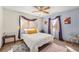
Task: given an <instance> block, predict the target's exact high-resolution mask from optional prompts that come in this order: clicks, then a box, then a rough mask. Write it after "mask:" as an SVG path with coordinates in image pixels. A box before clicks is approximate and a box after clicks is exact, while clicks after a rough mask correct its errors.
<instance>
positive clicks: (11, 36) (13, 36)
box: [2, 35, 16, 46]
mask: <svg viewBox="0 0 79 59" xmlns="http://www.w3.org/2000/svg"><path fill="white" fill-rule="evenodd" d="M7 38H14V43H15V42H16V35H5V36H3V37H2V39H3V45H2V46H4V44H5V40H6V39H7Z"/></svg>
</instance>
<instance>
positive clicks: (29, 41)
mask: <svg viewBox="0 0 79 59" xmlns="http://www.w3.org/2000/svg"><path fill="white" fill-rule="evenodd" d="M39 23H40V21H39V20H37V19H28V18H26V17H24V16H20V17H19V27H20V28H19V36H18V38H19V39H23V41H24V42H25V44H26V45H27V46H28V47H29V48H30V51H31V52H37V51H38V47H41V46H42V45H44V44H46V43H50V42H53V36H52V35H50V34H46V33H40V26H39V25H40V24H41V23H40V24H39Z"/></svg>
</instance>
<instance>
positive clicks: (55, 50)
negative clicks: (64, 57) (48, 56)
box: [41, 43, 67, 52]
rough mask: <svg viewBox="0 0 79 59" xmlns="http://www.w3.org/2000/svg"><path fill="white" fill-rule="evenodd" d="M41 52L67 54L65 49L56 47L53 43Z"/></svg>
mask: <svg viewBox="0 0 79 59" xmlns="http://www.w3.org/2000/svg"><path fill="white" fill-rule="evenodd" d="M41 52H67V48H66V47H63V46H60V45H57V44H55V43H52V44H50V45H48V46H47V47H45V48H43V49H42V50H41Z"/></svg>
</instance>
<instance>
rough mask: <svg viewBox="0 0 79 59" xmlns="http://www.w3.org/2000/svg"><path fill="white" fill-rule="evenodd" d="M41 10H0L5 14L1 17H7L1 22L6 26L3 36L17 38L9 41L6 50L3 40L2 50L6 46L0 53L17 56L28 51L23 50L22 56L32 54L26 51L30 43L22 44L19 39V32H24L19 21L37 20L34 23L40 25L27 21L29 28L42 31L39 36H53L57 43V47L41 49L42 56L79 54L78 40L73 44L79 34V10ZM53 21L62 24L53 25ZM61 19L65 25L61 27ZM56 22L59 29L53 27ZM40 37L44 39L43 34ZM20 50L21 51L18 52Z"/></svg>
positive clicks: (6, 8) (15, 8)
mask: <svg viewBox="0 0 79 59" xmlns="http://www.w3.org/2000/svg"><path fill="white" fill-rule="evenodd" d="M38 7H39V8H40V6H38ZM38 7H36V6H26V7H22V6H21V7H18V6H17V7H11V6H10V7H7V6H5V7H0V9H1V10H0V12H1V13H2V14H1V15H2V17H3V18H2V19H3V20H0V21H2V22H1V23H2V24H1V25H0V26H1V27H2V28H1V29H2V31H1V32H2V34H0V36H2V37H3V36H5V35H13V36H12V37H11V38H8V39H7V38H6V39H5V43H4V46H2V43H3V40H2V39H1V40H0V46H2V47H1V50H0V51H3V52H8V51H12V50H16V52H19V51H20V49H24V50H21V51H22V52H24V51H26V50H29V49H28V48H27V49H26V48H25V47H26V46H25V44H26V43H25V44H23V43H24V42H23V41H19V39H18V33H19V29H20V30H21V28H20V26H19V24H20V22H19V20H24V19H25V18H27V19H28V20H33V19H36V20H37V21H36V20H35V21H36V22H35V21H27V20H26V21H25V20H24V22H27V23H30V25H28V24H25V26H26V25H28V26H30V27H31V26H33V25H35V27H36V28H37V29H38V30H39V32H42V33H45V34H49V35H51V36H53V41H52V42H53V43H52V44H48V45H45V46H43V47H42V48H40V49H42V50H40V52H67V51H70V52H74V51H75V52H77V51H79V45H78V39H77V40H76V42H71V41H75V40H74V39H73V38H74V37H75V36H76V35H77V34H79V31H78V30H79V26H78V24H79V23H78V21H79V20H77V19H78V16H79V14H78V13H79V7H67V6H63V7H62V6H60V7H57V6H49V7H48V8H47V10H46V12H45V11H44V12H42V11H39V10H38ZM42 7H43V6H42ZM44 8H45V7H44ZM22 16H23V17H22ZM58 16H60V17H58ZM57 17H58V18H57ZM50 19H51V20H50ZM53 19H56V20H58V21H53ZM59 19H60V21H61V24H60V23H59V22H60V21H59ZM65 20H68V21H69V20H70V22H68V21H67V23H66V21H65ZM33 22H35V23H34V24H32V23H33ZM53 22H54V23H55V22H57V23H56V25H57V26H55V27H56V28H53V27H52V25H53V24H52V23H53ZM49 24H50V25H49ZM20 25H21V24H20ZM60 25H61V28H59V27H60ZM54 29H55V30H54ZM59 29H61V33H62V34H61V33H60V34H59ZM72 29H73V30H72ZM53 30H54V31H53ZM20 32H21V31H20ZM40 35H42V34H39V36H40ZM59 35H60V37H59ZM15 36H16V39H15ZM44 36H45V35H44ZM44 36H43V37H44ZM47 36H48V35H47ZM40 37H42V36H40ZM59 38H60V39H59ZM14 39H15V40H14ZM62 39H63V40H62ZM72 39H73V40H72ZM11 40H12V41H11ZM61 40H62V41H61ZM14 41H15V43H14ZM45 41H46V40H45ZM45 41H44V42H45ZM7 42H8V43H7ZM30 44H31V45H32V43H30ZM30 44H29V43H28V45H30ZM40 44H42V42H40ZM18 47H19V49H18V51H17V48H18ZM13 48H14V49H13ZM15 48H16V49H15ZM37 49H38V48H36V50H37ZM32 50H34V48H32ZM36 50H35V51H36ZM32 52H34V51H32Z"/></svg>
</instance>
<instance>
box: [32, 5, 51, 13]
mask: <svg viewBox="0 0 79 59" xmlns="http://www.w3.org/2000/svg"><path fill="white" fill-rule="evenodd" d="M34 8H36V9H37V11H33V13H35V12H43V13H46V14H49V12H48V10H49V9H50V7H49V6H34Z"/></svg>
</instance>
